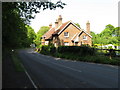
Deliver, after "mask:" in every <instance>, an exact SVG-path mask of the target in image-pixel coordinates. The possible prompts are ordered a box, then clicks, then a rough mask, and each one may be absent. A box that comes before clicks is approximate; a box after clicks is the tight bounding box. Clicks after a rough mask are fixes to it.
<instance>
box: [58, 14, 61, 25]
mask: <svg viewBox="0 0 120 90" xmlns="http://www.w3.org/2000/svg"><path fill="white" fill-rule="evenodd" d="M61 24H62V16H61V15H59V17H58V26H60V25H61Z"/></svg>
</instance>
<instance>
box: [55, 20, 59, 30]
mask: <svg viewBox="0 0 120 90" xmlns="http://www.w3.org/2000/svg"><path fill="white" fill-rule="evenodd" d="M57 28H58V20H56V21H55V29H57Z"/></svg>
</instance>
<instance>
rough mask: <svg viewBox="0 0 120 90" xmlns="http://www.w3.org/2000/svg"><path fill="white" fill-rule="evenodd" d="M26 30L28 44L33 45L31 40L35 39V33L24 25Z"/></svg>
mask: <svg viewBox="0 0 120 90" xmlns="http://www.w3.org/2000/svg"><path fill="white" fill-rule="evenodd" d="M26 28H27V36H28V44H29V45H30V44H31V43H33V40H34V39H35V38H36V33H35V32H34V30H33V29H32V27H30V26H29V25H26Z"/></svg>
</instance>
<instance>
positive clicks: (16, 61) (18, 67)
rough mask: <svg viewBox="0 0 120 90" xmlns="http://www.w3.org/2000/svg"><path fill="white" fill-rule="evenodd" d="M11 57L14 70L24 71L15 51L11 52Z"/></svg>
mask: <svg viewBox="0 0 120 90" xmlns="http://www.w3.org/2000/svg"><path fill="white" fill-rule="evenodd" d="M11 57H12V61H13V63H14V66H15V70H16V71H17V72H24V68H23V67H22V65H21V62H20V60H19V59H18V57H17V54H16V52H15V53H12V54H11Z"/></svg>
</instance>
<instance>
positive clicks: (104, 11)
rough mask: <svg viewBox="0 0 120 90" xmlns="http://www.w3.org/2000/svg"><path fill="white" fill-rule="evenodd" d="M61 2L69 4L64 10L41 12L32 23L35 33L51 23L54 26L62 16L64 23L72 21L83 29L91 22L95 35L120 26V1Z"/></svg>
mask: <svg viewBox="0 0 120 90" xmlns="http://www.w3.org/2000/svg"><path fill="white" fill-rule="evenodd" d="M51 1H52V0H51ZM53 1H55V0H53ZM61 1H62V2H64V3H66V4H67V5H66V6H65V7H64V9H59V8H57V9H56V10H45V11H42V10H41V12H40V13H39V14H37V15H36V18H35V19H34V20H32V21H31V26H32V28H33V29H34V30H35V32H37V31H38V30H39V29H40V27H41V26H49V24H50V23H52V24H54V22H55V20H56V19H57V18H58V16H59V15H62V18H63V23H64V22H66V21H69V20H72V21H73V22H74V23H79V24H80V26H81V28H82V29H86V22H87V21H88V20H89V22H90V25H91V31H93V32H95V33H100V32H101V31H103V30H104V28H105V26H106V25H108V24H112V25H113V26H115V27H117V26H118V2H119V1H120V0H61Z"/></svg>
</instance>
